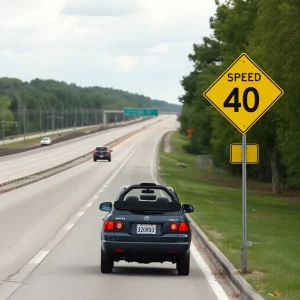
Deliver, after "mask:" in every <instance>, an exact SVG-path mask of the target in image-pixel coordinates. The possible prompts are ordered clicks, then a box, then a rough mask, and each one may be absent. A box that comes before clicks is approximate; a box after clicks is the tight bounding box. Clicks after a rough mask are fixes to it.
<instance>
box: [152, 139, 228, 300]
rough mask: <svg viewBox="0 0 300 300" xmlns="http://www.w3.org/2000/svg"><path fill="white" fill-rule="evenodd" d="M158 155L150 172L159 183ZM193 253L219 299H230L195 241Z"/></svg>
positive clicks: (155, 148)
mask: <svg viewBox="0 0 300 300" xmlns="http://www.w3.org/2000/svg"><path fill="white" fill-rule="evenodd" d="M159 141H160V139H158V140H157V141H156V143H155V146H154V150H153V153H156V150H157V147H158V145H157V144H158V142H159ZM156 157H157V155H154V157H153V158H152V161H151V164H150V168H151V170H150V173H151V177H152V178H153V180H154V182H155V183H156V184H159V182H158V180H157V179H156V178H155V176H154V161H155V159H156ZM191 253H192V255H193V256H194V258H195V260H196V262H197V265H198V266H199V268H200V269H201V271H202V272H203V274H204V275H205V277H206V279H207V281H208V283H209V285H210V286H211V288H212V290H213V292H214V293H215V294H216V296H217V298H218V299H219V300H229V298H228V296H227V295H226V293H225V292H224V290H223V289H222V287H221V285H220V284H219V282H218V281H217V279H216V277H215V276H214V275H213V273H212V271H211V269H210V268H209V266H208V265H207V263H206V262H205V261H204V259H203V258H202V256H201V254H200V253H199V252H198V251H197V249H196V248H195V246H194V244H193V242H192V243H191Z"/></svg>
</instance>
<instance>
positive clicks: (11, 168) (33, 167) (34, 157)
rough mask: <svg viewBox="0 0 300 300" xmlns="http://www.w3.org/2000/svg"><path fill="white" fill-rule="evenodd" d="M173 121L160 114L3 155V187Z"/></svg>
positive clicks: (0, 178) (0, 175)
mask: <svg viewBox="0 0 300 300" xmlns="http://www.w3.org/2000/svg"><path fill="white" fill-rule="evenodd" d="M168 118H170V115H161V116H159V117H157V118H153V119H150V120H146V121H144V122H140V123H136V124H131V125H128V126H125V127H122V128H112V129H108V130H105V131H103V132H100V133H96V134H92V135H91V136H86V137H83V138H77V139H73V140H70V141H66V142H62V143H58V144H54V145H51V146H46V147H41V148H39V149H35V150H32V151H26V152H24V153H20V154H14V155H9V156H4V157H1V158H0V184H1V183H3V182H6V181H10V180H13V179H17V178H20V177H23V176H28V175H31V174H33V173H37V172H41V171H43V170H45V169H48V168H52V167H54V166H56V165H59V164H62V163H64V162H67V161H69V160H72V159H75V158H77V157H79V156H80V155H85V154H87V153H88V152H89V151H90V152H91V154H92V152H93V150H94V149H95V147H96V146H98V145H104V144H107V143H109V142H112V141H113V140H115V139H118V138H120V137H122V136H124V135H126V134H128V133H130V132H133V131H135V130H137V129H142V128H143V127H144V126H147V125H149V124H153V123H154V122H157V121H159V120H164V119H168Z"/></svg>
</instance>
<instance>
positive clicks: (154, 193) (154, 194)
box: [124, 188, 172, 202]
mask: <svg viewBox="0 0 300 300" xmlns="http://www.w3.org/2000/svg"><path fill="white" fill-rule="evenodd" d="M132 196H136V197H138V199H139V201H153V202H156V200H157V199H158V198H164V201H166V202H172V199H171V197H170V196H169V194H168V193H167V192H165V191H164V190H160V189H139V188H137V189H133V190H131V191H129V192H128V193H127V194H126V195H125V197H124V201H126V200H127V199H128V197H132Z"/></svg>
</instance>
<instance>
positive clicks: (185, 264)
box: [177, 252, 190, 276]
mask: <svg viewBox="0 0 300 300" xmlns="http://www.w3.org/2000/svg"><path fill="white" fill-rule="evenodd" d="M177 271H178V275H183V276H188V275H189V274H190V252H189V253H187V254H185V255H184V256H182V257H181V258H180V259H179V260H178V262H177Z"/></svg>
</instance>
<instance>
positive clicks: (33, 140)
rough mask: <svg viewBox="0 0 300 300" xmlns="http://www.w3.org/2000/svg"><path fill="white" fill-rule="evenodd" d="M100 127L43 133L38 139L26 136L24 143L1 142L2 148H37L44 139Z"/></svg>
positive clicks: (0, 146)
mask: <svg viewBox="0 0 300 300" xmlns="http://www.w3.org/2000/svg"><path fill="white" fill-rule="evenodd" d="M98 128H99V126H94V127H88V128H81V129H76V130H69V131H63V132H62V131H61V130H57V131H54V134H53V133H52V131H50V132H48V134H47V133H43V134H41V135H40V137H36V138H31V137H30V135H33V134H30V135H27V136H26V140H25V141H24V140H22V141H16V142H12V143H8V144H4V145H3V144H2V143H1V141H0V148H10V149H19V148H27V147H31V146H36V145H39V144H40V141H41V139H42V138H43V137H50V138H52V139H54V138H56V137H58V134H59V133H61V134H63V135H68V134H72V133H73V132H86V133H88V132H90V131H92V130H94V129H98Z"/></svg>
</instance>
